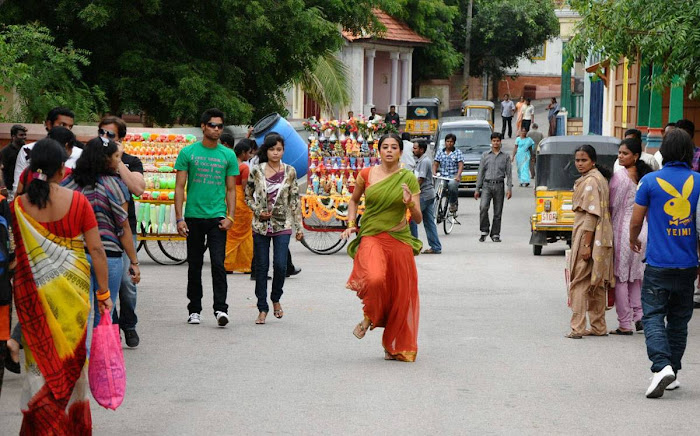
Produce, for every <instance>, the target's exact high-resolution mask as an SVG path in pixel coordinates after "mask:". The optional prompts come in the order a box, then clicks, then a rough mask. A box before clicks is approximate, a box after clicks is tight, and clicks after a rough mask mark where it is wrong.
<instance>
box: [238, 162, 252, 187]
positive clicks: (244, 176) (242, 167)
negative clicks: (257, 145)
mask: <svg viewBox="0 0 700 436" xmlns="http://www.w3.org/2000/svg"><path fill="white" fill-rule="evenodd" d="M238 171H239V172H240V175H238V176H236V185H245V184H246V183H248V176H249V175H250V168H249V167H248V164H247V163H241V164H239V165H238Z"/></svg>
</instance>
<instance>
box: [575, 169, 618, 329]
mask: <svg viewBox="0 0 700 436" xmlns="http://www.w3.org/2000/svg"><path fill="white" fill-rule="evenodd" d="M609 198H610V194H609V191H608V182H607V180H605V177H603V175H602V174H601V173H600V172H599V171H598V170H597V169H595V168H593V169H592V170H590V171H588V172H587V173H586V174H584V175H582V176H581V178H579V179H578V180H577V181H576V183H575V184H574V195H573V211H574V213H575V217H574V228H573V233H572V242H571V258H570V264H569V271H570V272H571V282H570V285H569V299H570V301H571V311H572V314H571V333H572V334H573V335H585V334H587V333H588V332H587V331H586V313H588V320H589V323H590V334H593V335H605V334H607V326H606V324H605V307H606V295H607V294H606V292H607V289H608V287H610V286H612V285H613V284H614V277H613V252H612V246H613V235H612V224H611V221H610V212H609V210H608V201H609ZM585 232H593V233H594V237H593V240H592V243H591V257H590V259H588V260H584V259H583V257H582V256H581V253H580V250H581V247H582V246H583V236H584V233H585Z"/></svg>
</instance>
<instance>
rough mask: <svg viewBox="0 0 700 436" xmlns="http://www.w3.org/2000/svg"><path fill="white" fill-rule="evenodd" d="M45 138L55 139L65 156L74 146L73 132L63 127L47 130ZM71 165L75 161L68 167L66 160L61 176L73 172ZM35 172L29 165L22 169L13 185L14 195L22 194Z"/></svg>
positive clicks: (69, 153)
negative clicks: (15, 183)
mask: <svg viewBox="0 0 700 436" xmlns="http://www.w3.org/2000/svg"><path fill="white" fill-rule="evenodd" d="M46 137H47V138H51V139H53V140H55V141H57V142H58V143H59V144H61V145H62V146H63V149H64V150H65V151H66V156H70V155H71V153H72V151H73V148H74V143H75V135H74V134H73V132H72V131H70V130H68V129H66V128H65V127H61V126H56V127H54V128H52V129H51V130H49V133H48V134H47V135H46ZM81 153H82V150H80V152H79V153H78V155H80V154H81ZM73 167H75V162H73V166H72V167H68V162H66V166H65V170H64V172H63V177H64V179H65V178H66V177H68V176H70V175H71V173H72V172H73V169H72V168H73ZM34 176H35V174H33V173H32V172H31V171H30V170H29V167H27V168H26V169H25V170H24V171H22V174H21V175H20V176H19V181H18V182H17V185H15V187H14V188H15V195H22V194H24V191H25V188H26V187H27V185H29V182H31V181H32V180H34Z"/></svg>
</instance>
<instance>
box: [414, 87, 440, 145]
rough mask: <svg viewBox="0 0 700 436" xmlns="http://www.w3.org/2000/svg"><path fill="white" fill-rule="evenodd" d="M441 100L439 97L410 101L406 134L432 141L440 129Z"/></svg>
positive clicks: (419, 98) (417, 98)
mask: <svg viewBox="0 0 700 436" xmlns="http://www.w3.org/2000/svg"><path fill="white" fill-rule="evenodd" d="M439 118H440V99H439V98H437V97H416V98H412V99H410V100H408V105H407V106H406V132H408V133H410V135H411V137H423V138H427V139H428V140H430V139H432V138H433V136H434V135H435V133H436V132H437V129H438V121H439Z"/></svg>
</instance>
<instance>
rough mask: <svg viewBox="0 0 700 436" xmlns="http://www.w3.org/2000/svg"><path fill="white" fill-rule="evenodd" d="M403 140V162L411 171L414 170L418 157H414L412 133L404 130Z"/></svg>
mask: <svg viewBox="0 0 700 436" xmlns="http://www.w3.org/2000/svg"><path fill="white" fill-rule="evenodd" d="M401 142H403V152H402V153H401V164H402V165H403V167H404V168H406V169H407V170H409V171H413V169H414V168H415V167H416V159H415V158H414V157H413V152H412V151H411V150H413V142H411V134H410V133H408V132H403V133H402V134H401Z"/></svg>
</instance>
